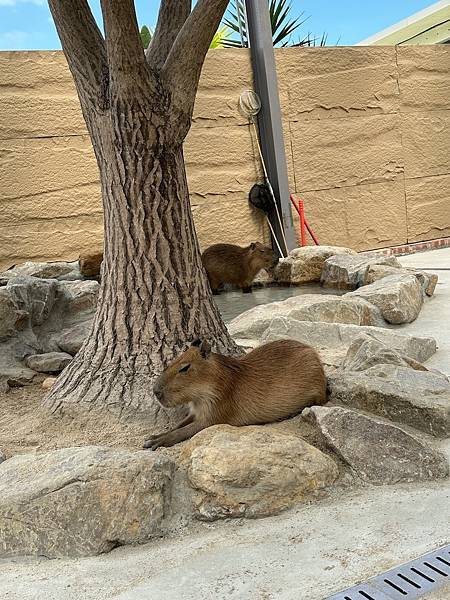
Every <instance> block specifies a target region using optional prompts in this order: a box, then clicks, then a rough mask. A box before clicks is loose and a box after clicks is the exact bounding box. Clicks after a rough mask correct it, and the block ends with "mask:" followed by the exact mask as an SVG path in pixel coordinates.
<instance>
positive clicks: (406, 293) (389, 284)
mask: <svg viewBox="0 0 450 600" xmlns="http://www.w3.org/2000/svg"><path fill="white" fill-rule="evenodd" d="M345 297H346V298H363V299H364V300H367V301H368V302H370V303H371V304H374V305H375V306H376V307H377V308H379V309H380V311H381V314H382V315H383V318H384V319H385V320H386V321H387V322H388V323H393V324H396V325H399V324H401V323H411V322H412V321H415V320H416V319H417V317H418V316H419V313H420V309H421V308H422V305H423V290H422V286H421V285H420V283H419V281H418V280H417V278H416V277H415V276H414V275H402V274H396V275H389V276H387V277H383V278H382V279H380V280H378V281H375V282H374V283H371V284H370V285H365V286H363V287H361V288H359V289H358V290H355V291H354V292H349V293H348V294H345Z"/></svg>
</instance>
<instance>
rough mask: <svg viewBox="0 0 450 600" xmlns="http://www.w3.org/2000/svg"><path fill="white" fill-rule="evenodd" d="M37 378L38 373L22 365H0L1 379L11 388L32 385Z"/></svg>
mask: <svg viewBox="0 0 450 600" xmlns="http://www.w3.org/2000/svg"><path fill="white" fill-rule="evenodd" d="M36 376H37V373H36V371H32V370H31V369H27V368H26V367H23V366H22V365H21V364H20V363H16V364H8V365H0V378H1V379H3V380H4V381H6V383H7V384H8V386H9V387H23V386H24V385H30V383H33V380H34V379H35V377H36Z"/></svg>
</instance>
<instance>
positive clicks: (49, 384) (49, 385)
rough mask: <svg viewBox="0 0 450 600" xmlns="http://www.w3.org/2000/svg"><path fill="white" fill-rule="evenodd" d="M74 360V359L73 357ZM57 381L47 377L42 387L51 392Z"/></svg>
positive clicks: (54, 378)
mask: <svg viewBox="0 0 450 600" xmlns="http://www.w3.org/2000/svg"><path fill="white" fill-rule="evenodd" d="M71 358H72V357H71ZM55 381H56V377H46V378H45V379H44V381H43V382H42V387H43V388H44V390H49V389H51V388H52V387H53V384H54V383H55Z"/></svg>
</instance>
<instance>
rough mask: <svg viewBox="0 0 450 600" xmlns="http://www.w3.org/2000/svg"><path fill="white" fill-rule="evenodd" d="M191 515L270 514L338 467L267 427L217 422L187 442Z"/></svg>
mask: <svg viewBox="0 0 450 600" xmlns="http://www.w3.org/2000/svg"><path fill="white" fill-rule="evenodd" d="M188 451H189V452H190V457H189V466H188V478H189V482H190V485H191V486H192V487H193V488H194V490H195V491H196V493H195V497H194V508H195V516H196V517H197V518H199V519H203V520H207V521H213V520H215V519H221V518H226V517H262V516H267V515H273V514H276V513H279V512H280V511H282V510H284V509H286V508H289V507H291V506H294V505H295V504H297V503H299V502H302V501H305V500H309V499H310V498H311V496H313V495H314V493H315V492H316V490H319V489H321V488H324V487H326V486H329V485H331V484H332V483H333V482H334V481H335V480H336V479H337V477H338V468H337V466H336V464H335V463H334V461H333V460H332V459H330V458H329V457H328V456H326V455H325V454H323V453H322V452H320V451H319V450H317V449H316V448H314V447H313V446H310V445H309V444H307V443H306V442H305V441H303V440H302V439H301V438H299V437H297V436H295V435H292V434H290V433H285V432H282V431H280V430H273V429H269V428H267V427H258V426H251V427H231V426H229V425H216V426H214V427H209V428H208V429H205V430H204V431H202V432H200V433H199V434H197V435H196V436H195V437H194V438H193V439H192V441H191V442H190V444H189V448H188Z"/></svg>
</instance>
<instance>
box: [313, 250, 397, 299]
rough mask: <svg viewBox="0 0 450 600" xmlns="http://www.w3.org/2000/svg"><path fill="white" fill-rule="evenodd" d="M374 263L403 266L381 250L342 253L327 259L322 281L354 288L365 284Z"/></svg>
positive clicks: (333, 285)
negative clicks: (354, 253) (381, 252)
mask: <svg viewBox="0 0 450 600" xmlns="http://www.w3.org/2000/svg"><path fill="white" fill-rule="evenodd" d="M372 265H389V266H392V267H400V266H401V265H400V263H399V262H398V260H397V259H396V258H395V256H384V255H383V254H380V253H379V252H363V253H361V254H357V255H356V256H352V255H348V254H341V255H338V256H331V257H330V258H328V259H327V260H326V261H325V263H324V266H323V270H322V275H321V278H320V281H321V283H322V285H323V286H324V287H334V288H337V289H339V290H354V289H356V288H357V287H359V286H360V285H363V282H364V279H365V276H366V272H367V270H368V269H369V267H370V266H372Z"/></svg>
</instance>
